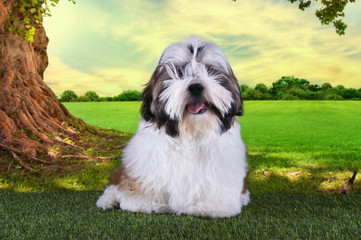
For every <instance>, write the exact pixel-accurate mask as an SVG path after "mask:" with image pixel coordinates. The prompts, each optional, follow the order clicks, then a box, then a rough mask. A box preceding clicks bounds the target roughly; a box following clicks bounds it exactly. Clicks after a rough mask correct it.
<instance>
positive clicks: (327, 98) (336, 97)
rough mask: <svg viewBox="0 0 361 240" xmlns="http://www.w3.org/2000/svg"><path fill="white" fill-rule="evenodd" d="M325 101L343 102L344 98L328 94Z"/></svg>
mask: <svg viewBox="0 0 361 240" xmlns="http://www.w3.org/2000/svg"><path fill="white" fill-rule="evenodd" d="M324 99H325V100H342V99H343V98H342V97H341V96H340V95H337V94H334V93H331V94H327V95H326V96H325V98H324Z"/></svg>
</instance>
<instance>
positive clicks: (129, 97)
mask: <svg viewBox="0 0 361 240" xmlns="http://www.w3.org/2000/svg"><path fill="white" fill-rule="evenodd" d="M59 100H60V102H113V101H141V100H142V93H141V92H140V91H138V90H126V91H123V92H122V93H121V94H119V95H117V96H114V97H99V96H98V94H97V93H96V92H94V91H88V92H86V93H85V94H84V95H82V96H78V95H76V94H75V92H74V91H72V90H65V91H64V92H63V93H62V94H61V95H60V98H59Z"/></svg>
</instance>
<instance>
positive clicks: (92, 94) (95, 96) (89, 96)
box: [84, 91, 99, 102]
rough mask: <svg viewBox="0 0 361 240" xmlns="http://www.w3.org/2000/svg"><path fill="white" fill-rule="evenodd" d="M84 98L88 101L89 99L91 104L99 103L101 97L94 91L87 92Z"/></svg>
mask: <svg viewBox="0 0 361 240" xmlns="http://www.w3.org/2000/svg"><path fill="white" fill-rule="evenodd" d="M84 97H85V98H86V99H89V101H90V102H98V101H99V96H98V94H97V93H96V92H94V91H87V92H86V93H85V94H84Z"/></svg>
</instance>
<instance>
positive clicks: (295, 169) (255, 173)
mask: <svg viewBox="0 0 361 240" xmlns="http://www.w3.org/2000/svg"><path fill="white" fill-rule="evenodd" d="M287 156H288V157H287ZM316 158H317V155H316ZM324 159H326V160H325V161H329V162H330V163H329V164H325V161H323V162H321V163H320V161H319V160H314V159H313V156H312V157H308V156H306V155H304V154H299V153H281V154H277V153H276V154H274V153H272V154H269V153H268V152H256V153H252V152H251V153H250V154H249V155H248V164H249V177H248V180H249V181H248V182H249V188H250V190H251V191H253V192H256V193H259V192H289V193H316V192H317V193H321V192H325V193H338V191H339V189H340V187H341V186H342V184H343V183H344V182H345V181H346V180H348V179H349V178H350V177H351V176H352V171H353V170H357V169H358V168H356V167H355V166H351V167H346V166H345V165H344V164H345V163H342V164H341V165H340V164H338V163H337V162H335V161H334V160H329V158H328V157H327V155H325V156H324ZM359 165H360V163H357V164H356V166H357V167H359ZM354 191H355V192H357V191H361V181H360V180H358V179H357V178H356V181H355V183H354Z"/></svg>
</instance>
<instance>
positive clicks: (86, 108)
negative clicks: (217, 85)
mask: <svg viewBox="0 0 361 240" xmlns="http://www.w3.org/2000/svg"><path fill="white" fill-rule="evenodd" d="M65 105H66V107H67V108H68V109H69V110H70V112H72V113H73V114H74V115H75V116H77V117H80V118H82V119H83V120H85V121H86V122H88V123H90V124H93V125H97V126H100V127H105V128H113V129H118V130H121V131H125V132H128V133H129V134H134V133H135V131H136V127H137V121H138V120H139V118H140V116H139V108H140V103H139V102H134V103H126V102H110V103H109V102H108V103H66V104H65ZM240 122H241V125H242V137H243V139H244V141H245V143H246V146H247V149H248V164H249V189H250V191H251V202H250V204H249V205H248V206H246V207H244V208H243V209H242V212H241V214H240V215H238V216H236V217H232V218H229V219H208V220H207V219H199V218H196V217H192V216H177V215H172V214H169V215H157V214H152V215H145V214H139V213H131V212H127V211H121V210H119V209H115V210H107V211H103V210H102V209H99V208H97V207H96V206H95V202H96V199H97V198H98V197H99V196H100V195H101V190H102V189H103V187H104V185H105V184H106V183H107V177H108V176H109V172H110V169H112V168H114V167H115V166H116V165H117V164H119V163H118V161H117V160H114V161H111V162H109V163H108V164H107V163H102V164H99V165H91V166H93V168H91V169H85V171H82V172H80V173H76V174H71V175H70V176H68V177H67V176H66V177H64V178H60V179H57V178H51V177H48V179H38V180H36V181H38V182H37V184H39V186H37V187H35V188H34V190H37V191H44V192H12V191H8V190H0V226H1V228H0V239H360V236H361V211H360V203H361V186H360V185H361V181H360V179H361V177H360V175H357V178H356V182H355V191H354V192H353V193H352V194H350V195H346V196H344V195H338V194H335V193H337V190H338V189H339V187H340V186H341V185H342V183H343V182H345V181H346V180H347V179H348V178H349V177H350V176H351V171H352V170H360V169H361V102H347V101H246V102H245V115H244V116H243V117H241V118H240ZM0 157H1V156H0ZM290 173H293V174H290ZM295 173H297V174H295ZM24 176H28V175H24ZM20 177H21V176H20ZM24 178H25V177H23V179H24ZM3 179H8V177H4V178H2V177H1V176H0V186H1V182H2V181H3ZM18 179H20V178H18ZM6 181H8V180H6ZM6 181H5V183H8V184H10V183H9V182H6ZM17 181H19V182H20V183H19V185H21V184H24V180H16V181H14V182H12V184H13V187H11V188H7V187H6V186H7V185H6V184H5V185H4V186H5V187H4V186H3V187H2V188H3V189H13V190H20V191H21V190H29V189H30V190H31V189H32V188H31V186H29V184H28V186H26V187H25V188H21V187H20V188H17V187H16V185H17V184H18V182H17ZM34 181H35V180H34V178H33V179H32V180H29V183H30V184H31V183H34ZM47 181H49V182H50V183H49V184H48V183H47ZM40 182H43V183H44V184H43V185H41V183H40ZM89 182H90V184H88V183H89ZM55 185H56V187H54V186H55ZM9 186H10V185H9ZM14 186H15V187H14ZM59 186H61V187H60V188H59ZM59 189H63V191H59ZM64 189H68V191H64ZM69 189H70V190H84V191H69ZM88 190H92V191H88ZM94 190H96V191H94ZM49 191H50V192H49Z"/></svg>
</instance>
